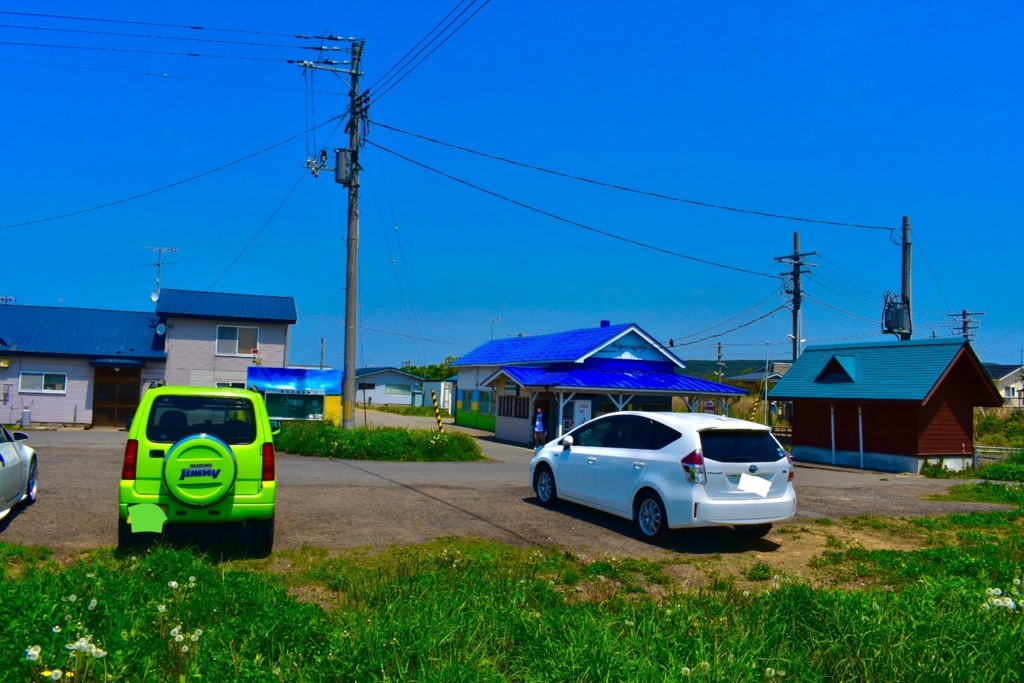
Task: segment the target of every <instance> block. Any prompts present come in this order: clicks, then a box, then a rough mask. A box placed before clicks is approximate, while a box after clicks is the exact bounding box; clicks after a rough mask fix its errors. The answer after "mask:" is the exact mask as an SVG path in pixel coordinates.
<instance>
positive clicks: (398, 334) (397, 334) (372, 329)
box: [299, 311, 472, 349]
mask: <svg viewBox="0 0 1024 683" xmlns="http://www.w3.org/2000/svg"><path fill="white" fill-rule="evenodd" d="M299 315H303V316H306V317H307V318H316V319H317V320H324V321H326V322H329V323H335V324H337V325H344V324H345V321H344V320H335V319H334V318H325V317H324V316H322V315H313V314H312V313H303V312H302V311H299ZM359 328H360V329H363V330H367V331H368V332H380V333H381V334H390V335H393V336H395V337H405V338H406V339H419V340H420V341H425V342H432V343H434V344H448V345H449V346H461V347H463V348H467V349H468V348H472V345H471V344H462V343H460V342H453V341H445V340H443V339H430V338H428V337H417V336H414V335H411V334H402V333H401V332H392V331H390V330H381V329H377V328H376V327H367V326H366V325H359Z"/></svg>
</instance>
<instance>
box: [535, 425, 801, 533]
mask: <svg viewBox="0 0 1024 683" xmlns="http://www.w3.org/2000/svg"><path fill="white" fill-rule="evenodd" d="M793 475H794V471H793V459H792V457H790V455H789V454H788V453H787V452H786V451H785V450H784V449H783V448H782V446H780V445H779V442H778V441H776V440H775V437H774V436H772V434H771V432H770V431H769V430H768V428H767V427H765V426H764V425H760V424H756V423H754V422H745V421H743V420H734V419H732V418H728V417H722V416H716V415H701V414H695V413H641V412H627V413H612V414H610V415H603V416H601V417H599V418H596V419H594V420H591V421H590V422H587V423H586V424H584V425H581V426H579V427H577V428H576V429H574V430H572V431H571V432H569V433H568V434H566V435H565V436H563V437H562V438H560V439H556V440H555V441H552V442H550V443H548V444H547V445H546V446H544V447H543V448H541V449H540V450H538V451H537V455H536V456H535V457H534V458H533V460H531V461H530V483H531V485H532V486H533V489H534V491H536V493H537V497H538V498H539V499H540V502H541V504H543V505H545V506H551V505H554V504H555V503H556V502H557V501H558V500H560V499H561V500H567V501H572V502H574V503H579V504H581V505H586V506H589V507H592V508H595V509H597V510H603V511H605V512H610V513H611V514H613V515H618V516H619V517H625V518H626V519H631V520H634V521H635V522H636V526H637V529H638V531H639V532H640V536H641V538H643V539H644V540H646V541H650V542H654V541H657V540H659V539H661V538H662V537H663V536H664V535H665V534H666V532H667V531H668V530H669V529H681V528H687V527H700V526H732V527H735V529H736V531H737V533H739V534H741V535H743V536H746V537H749V538H761V537H763V536H764V535H765V534H767V533H768V531H769V530H770V529H771V527H772V523H774V522H781V521H783V520H787V519H790V518H792V517H793V515H794V514H795V512H796V492H795V491H794V490H793Z"/></svg>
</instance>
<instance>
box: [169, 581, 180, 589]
mask: <svg viewBox="0 0 1024 683" xmlns="http://www.w3.org/2000/svg"><path fill="white" fill-rule="evenodd" d="M167 585H168V586H170V587H171V588H175V589H176V588H177V587H178V582H177V581H168V582H167Z"/></svg>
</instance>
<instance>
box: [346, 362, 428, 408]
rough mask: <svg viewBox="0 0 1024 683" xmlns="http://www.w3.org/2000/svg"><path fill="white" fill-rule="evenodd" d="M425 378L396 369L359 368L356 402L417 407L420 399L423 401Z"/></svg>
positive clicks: (357, 371) (357, 370) (357, 372)
mask: <svg viewBox="0 0 1024 683" xmlns="http://www.w3.org/2000/svg"><path fill="white" fill-rule="evenodd" d="M424 381H425V378H423V377H420V376H419V375H414V374H412V373H411V372H407V371H405V370H400V369H399V368H395V367H382V368H357V369H356V401H357V402H358V403H360V404H363V403H369V404H370V405H375V406H380V405H395V406H411V405H415V404H414V402H413V399H414V397H418V398H419V400H420V405H422V400H423V382H424Z"/></svg>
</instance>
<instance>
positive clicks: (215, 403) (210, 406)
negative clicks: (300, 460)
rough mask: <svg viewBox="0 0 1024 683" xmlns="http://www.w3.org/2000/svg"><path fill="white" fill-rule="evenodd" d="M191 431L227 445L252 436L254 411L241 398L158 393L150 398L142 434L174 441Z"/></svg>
mask: <svg viewBox="0 0 1024 683" xmlns="http://www.w3.org/2000/svg"><path fill="white" fill-rule="evenodd" d="M193 434H209V435H210V436H215V437H217V438H218V439H220V440H221V441H223V442H224V443H226V444H228V445H229V446H238V445H244V444H250V443H252V442H254V441H255V440H256V411H255V410H254V409H253V405H252V401H250V400H248V399H244V398H218V397H213V396H160V397H159V398H157V399H156V400H155V401H153V407H152V408H151V409H150V412H149V422H148V423H147V424H146V438H148V439H149V440H150V441H154V442H157V443H176V442H178V441H181V440H182V439H184V438H185V437H186V436H192V435H193Z"/></svg>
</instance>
